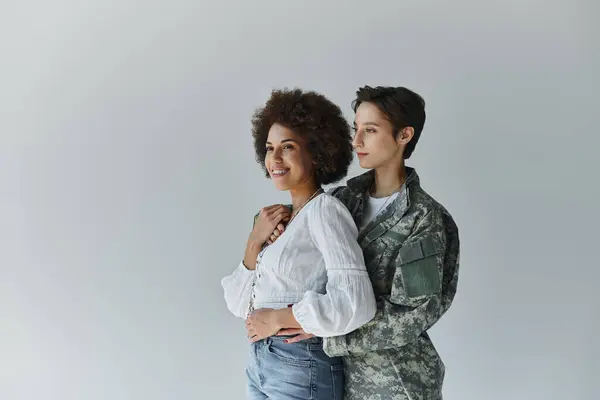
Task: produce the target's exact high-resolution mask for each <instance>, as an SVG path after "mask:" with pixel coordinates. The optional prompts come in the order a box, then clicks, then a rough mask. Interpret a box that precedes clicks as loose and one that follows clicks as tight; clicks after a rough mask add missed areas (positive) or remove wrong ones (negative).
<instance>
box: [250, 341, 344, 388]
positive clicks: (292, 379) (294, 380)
mask: <svg viewBox="0 0 600 400" xmlns="http://www.w3.org/2000/svg"><path fill="white" fill-rule="evenodd" d="M285 339H286V337H284V336H272V337H269V338H267V339H264V340H261V341H258V342H256V343H253V344H251V345H250V361H249V364H248V367H247V368H246V376H247V377H248V399H250V400H265V399H274V400H309V399H310V400H342V397H343V390H344V367H343V364H342V359H341V358H340V357H329V356H328V355H327V354H325V352H324V351H323V339H321V338H317V337H313V338H311V339H307V340H303V341H301V342H298V343H284V342H283V341H284V340H285Z"/></svg>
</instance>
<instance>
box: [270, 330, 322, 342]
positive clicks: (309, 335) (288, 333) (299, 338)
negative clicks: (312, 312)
mask: <svg viewBox="0 0 600 400" xmlns="http://www.w3.org/2000/svg"><path fill="white" fill-rule="evenodd" d="M292 335H296V336H294V337H291V338H288V339H286V340H285V343H297V342H301V341H302V340H306V339H310V338H312V337H315V335H313V334H312V333H306V332H304V329H302V328H298V329H282V330H280V331H279V332H277V336H292Z"/></svg>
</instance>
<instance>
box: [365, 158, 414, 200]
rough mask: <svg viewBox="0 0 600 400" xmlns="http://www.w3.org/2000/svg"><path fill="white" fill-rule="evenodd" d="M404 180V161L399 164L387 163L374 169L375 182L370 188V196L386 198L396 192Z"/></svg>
mask: <svg viewBox="0 0 600 400" xmlns="http://www.w3.org/2000/svg"><path fill="white" fill-rule="evenodd" d="M405 180H406V169H405V165H404V160H401V161H400V162H399V163H388V164H387V165H383V166H381V167H377V168H375V182H374V183H373V186H372V188H371V196H373V197H387V196H391V195H392V194H393V193H394V192H395V191H396V190H398V189H399V188H400V187H401V186H402V184H403V183H404V181H405Z"/></svg>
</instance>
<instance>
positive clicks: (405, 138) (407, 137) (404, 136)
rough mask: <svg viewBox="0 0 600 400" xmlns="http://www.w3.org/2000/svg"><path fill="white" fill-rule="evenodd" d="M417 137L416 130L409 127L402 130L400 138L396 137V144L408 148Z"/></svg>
mask: <svg viewBox="0 0 600 400" xmlns="http://www.w3.org/2000/svg"><path fill="white" fill-rule="evenodd" d="M413 136H415V128H413V127H412V126H407V127H406V128H402V129H401V130H400V132H398V136H397V137H396V143H398V144H399V145H402V146H406V145H407V144H408V142H410V141H411V139H412V138H413Z"/></svg>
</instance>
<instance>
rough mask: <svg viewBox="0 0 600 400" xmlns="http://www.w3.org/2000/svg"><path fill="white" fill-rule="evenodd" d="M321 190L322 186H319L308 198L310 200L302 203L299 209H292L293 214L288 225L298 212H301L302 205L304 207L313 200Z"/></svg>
mask: <svg viewBox="0 0 600 400" xmlns="http://www.w3.org/2000/svg"><path fill="white" fill-rule="evenodd" d="M321 190H323V189H321V188H318V189H317V190H316V191H315V192H314V193H313V194H312V196H310V197H309V198H308V200H306V201H305V202H304V203H302V205H301V206H300V207H298V208H297V209H295V210H294V211H292V216H291V218H290V220H289V221H288V223H287V225H288V226H289V224H290V223H291V222H292V221H293V220H294V218H295V217H296V215H298V213H299V212H300V210H302V207H304V206H305V205H306V204H307V203H308V202H309V201H311V200H312V199H313V198H314V197H315V196H316V195H317V193H319V192H320V191H321Z"/></svg>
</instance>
